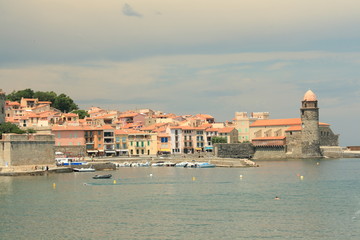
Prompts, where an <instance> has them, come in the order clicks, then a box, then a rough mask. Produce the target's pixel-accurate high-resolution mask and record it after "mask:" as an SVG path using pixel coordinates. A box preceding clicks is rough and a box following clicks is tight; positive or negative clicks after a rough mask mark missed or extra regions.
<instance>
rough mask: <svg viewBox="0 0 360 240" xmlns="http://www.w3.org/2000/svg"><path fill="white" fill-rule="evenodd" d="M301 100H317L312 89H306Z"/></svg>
mask: <svg viewBox="0 0 360 240" xmlns="http://www.w3.org/2000/svg"><path fill="white" fill-rule="evenodd" d="M303 101H317V97H316V95H315V93H314V92H313V91H311V90H308V91H307V92H306V93H305V95H304V100H303Z"/></svg>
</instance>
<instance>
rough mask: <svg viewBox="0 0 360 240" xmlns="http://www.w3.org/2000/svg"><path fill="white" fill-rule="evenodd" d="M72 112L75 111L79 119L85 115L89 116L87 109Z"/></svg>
mask: <svg viewBox="0 0 360 240" xmlns="http://www.w3.org/2000/svg"><path fill="white" fill-rule="evenodd" d="M72 113H76V114H77V115H79V118H80V119H84V118H86V117H89V116H90V115H89V114H88V113H87V111H85V110H80V109H79V110H73V111H72Z"/></svg>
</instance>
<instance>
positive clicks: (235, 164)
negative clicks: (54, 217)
mask: <svg viewBox="0 0 360 240" xmlns="http://www.w3.org/2000/svg"><path fill="white" fill-rule="evenodd" d="M84 161H86V162H87V163H88V164H87V165H72V166H56V165H55V164H54V165H24V166H10V167H1V168H0V176H42V175H45V174H52V173H70V172H73V168H77V167H84V166H85V167H88V166H91V165H93V167H94V168H95V169H96V170H116V167H115V163H120V162H129V163H136V162H150V163H156V162H160V161H163V162H172V163H180V162H185V161H188V162H192V161H193V162H209V163H211V164H215V165H216V167H223V168H246V167H259V165H257V164H256V163H255V162H253V161H251V160H248V159H235V158H233V159H232V158H212V159H209V158H198V159H196V160H195V159H193V158H160V157H156V158H155V157H150V158H149V157H147V158H141V157H136V158H128V157H127V158H114V157H110V158H95V159H90V158H85V159H84ZM109 164H111V166H109Z"/></svg>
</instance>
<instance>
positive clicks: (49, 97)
mask: <svg viewBox="0 0 360 240" xmlns="http://www.w3.org/2000/svg"><path fill="white" fill-rule="evenodd" d="M56 97H57V94H56V93H55V92H53V91H51V92H41V91H37V92H35V93H34V98H37V99H39V101H49V102H51V103H54V102H55V99H56Z"/></svg>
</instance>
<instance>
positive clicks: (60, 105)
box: [53, 93, 79, 112]
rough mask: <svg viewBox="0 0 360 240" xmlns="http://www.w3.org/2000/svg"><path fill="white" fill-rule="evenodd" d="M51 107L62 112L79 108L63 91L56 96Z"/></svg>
mask: <svg viewBox="0 0 360 240" xmlns="http://www.w3.org/2000/svg"><path fill="white" fill-rule="evenodd" d="M53 107H54V108H56V109H59V110H60V111H62V112H71V111H73V110H78V109H79V107H78V106H77V105H76V104H75V103H74V101H73V100H72V99H71V98H70V97H68V96H67V95H65V94H64V93H62V94H60V95H59V96H57V97H56V99H55V101H54V103H53Z"/></svg>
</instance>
